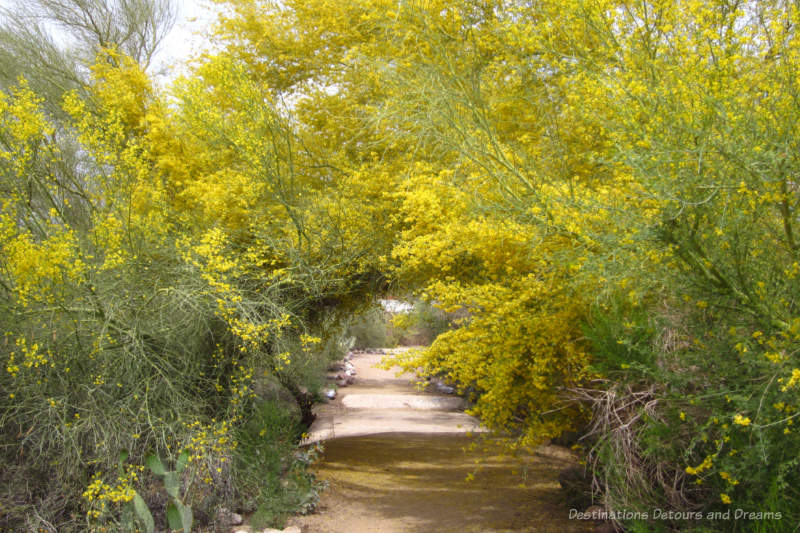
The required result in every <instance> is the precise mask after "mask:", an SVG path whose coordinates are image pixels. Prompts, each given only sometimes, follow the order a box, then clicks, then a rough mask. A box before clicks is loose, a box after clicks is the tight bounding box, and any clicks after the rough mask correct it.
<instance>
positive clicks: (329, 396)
mask: <svg viewBox="0 0 800 533" xmlns="http://www.w3.org/2000/svg"><path fill="white" fill-rule="evenodd" d="M325 397H326V398H327V399H329V400H333V399H334V398H336V391H335V390H333V389H327V390H326V391H325Z"/></svg>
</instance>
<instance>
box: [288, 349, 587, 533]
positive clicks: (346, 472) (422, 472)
mask: <svg viewBox="0 0 800 533" xmlns="http://www.w3.org/2000/svg"><path fill="white" fill-rule="evenodd" d="M380 359H381V357H380V356H379V355H376V354H361V355H358V356H356V357H355V358H354V360H353V363H354V364H355V366H356V370H357V372H358V376H357V383H356V384H355V385H353V386H351V387H348V388H345V389H341V390H340V394H339V397H338V398H337V399H336V401H334V402H331V403H329V404H326V405H323V406H320V408H319V411H318V413H317V414H318V419H317V422H316V423H315V425H314V426H313V427H312V438H311V439H310V440H312V441H313V440H324V441H325V442H324V448H325V451H324V454H323V456H322V458H321V460H320V461H319V462H318V464H316V465H315V471H316V474H317V476H318V478H319V479H322V480H325V481H327V482H328V483H329V489H328V490H326V491H325V492H324V493H323V494H322V497H321V500H320V505H319V506H318V509H317V511H316V512H315V513H314V514H312V515H308V516H301V517H295V518H292V519H291V520H290V522H289V525H293V526H298V527H300V529H301V530H302V531H303V533H428V532H430V533H456V532H457V533H478V532H480V533H501V532H503V533H510V532H554V531H556V532H567V533H568V532H576V533H577V532H588V531H591V530H592V527H593V526H592V524H590V523H587V522H579V521H576V520H569V519H568V512H569V509H567V507H566V506H565V504H564V503H563V502H562V496H561V490H560V488H559V485H558V481H557V476H558V473H559V472H560V471H561V470H562V469H564V468H566V467H567V466H570V465H573V464H574V463H575V458H574V457H573V456H572V454H571V453H570V452H569V451H568V450H564V449H562V448H558V447H554V446H547V447H543V448H540V449H539V450H537V451H536V452H535V453H532V454H528V455H520V456H517V457H510V456H507V455H503V453H502V446H500V444H499V442H498V441H497V440H496V439H493V438H490V437H488V434H484V435H480V434H479V433H477V432H476V433H474V435H473V434H472V432H474V431H475V430H476V429H478V424H477V421H476V420H475V419H473V418H471V417H468V416H467V415H465V414H464V413H461V412H457V411H453V410H452V404H448V405H447V406H445V407H446V408H447V410H444V409H443V408H442V407H443V406H442V405H437V400H436V399H435V398H436V397H437V395H435V394H431V393H420V392H419V391H417V390H416V389H415V387H414V386H413V385H412V383H411V381H412V380H411V378H410V377H409V376H401V377H398V376H396V375H395V372H392V371H386V370H382V369H378V368H375V365H376V364H378V363H379V362H380ZM359 394H362V395H370V398H360V399H358V400H356V401H355V402H352V403H351V405H352V404H355V405H360V406H362V407H363V408H359V409H353V408H348V407H347V405H346V404H347V403H350V402H348V401H346V398H347V397H348V396H351V397H352V395H359ZM381 394H386V395H387V396H392V399H391V400H388V399H387V400H386V402H385V403H384V404H383V405H382V401H381V399H380V398H379V397H378V398H376V397H375V396H379V395H381ZM398 395H407V396H409V397H413V398H415V400H414V401H413V402H409V404H410V405H411V406H416V407H417V408H411V406H409V407H405V408H400V409H398V399H397V396H398ZM426 398H427V399H426ZM443 398H450V399H451V400H448V402H452V397H449V396H448V397H443ZM343 400H345V401H343ZM401 403H402V402H401ZM420 406H421V407H420ZM468 432H469V433H468ZM347 435H351V436H347Z"/></svg>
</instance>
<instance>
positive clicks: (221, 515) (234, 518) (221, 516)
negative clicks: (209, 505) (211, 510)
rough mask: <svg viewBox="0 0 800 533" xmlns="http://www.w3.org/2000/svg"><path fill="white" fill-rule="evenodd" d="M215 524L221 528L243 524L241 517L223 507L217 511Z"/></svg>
mask: <svg viewBox="0 0 800 533" xmlns="http://www.w3.org/2000/svg"><path fill="white" fill-rule="evenodd" d="M216 521H217V523H218V524H220V525H223V526H238V525H241V523H242V522H244V519H243V518H242V515H240V514H237V513H234V512H232V511H231V510H229V509H226V508H225V507H220V508H219V509H218V510H217V519H216Z"/></svg>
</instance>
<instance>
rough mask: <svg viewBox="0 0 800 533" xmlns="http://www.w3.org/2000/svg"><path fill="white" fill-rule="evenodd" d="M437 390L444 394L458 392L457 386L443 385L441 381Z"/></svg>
mask: <svg viewBox="0 0 800 533" xmlns="http://www.w3.org/2000/svg"><path fill="white" fill-rule="evenodd" d="M436 390H438V391H439V392H441V393H442V394H453V393H455V392H456V389H455V388H453V387H451V386H450V385H442V384H441V383H437V384H436Z"/></svg>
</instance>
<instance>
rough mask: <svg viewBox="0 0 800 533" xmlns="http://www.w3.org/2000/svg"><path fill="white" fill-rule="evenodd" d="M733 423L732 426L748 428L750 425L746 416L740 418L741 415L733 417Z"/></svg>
mask: <svg viewBox="0 0 800 533" xmlns="http://www.w3.org/2000/svg"><path fill="white" fill-rule="evenodd" d="M733 423H734V424H738V425H740V426H749V425H750V419H749V418H747V417H746V416H742V415H739V414H737V415H735V416H734V417H733Z"/></svg>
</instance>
